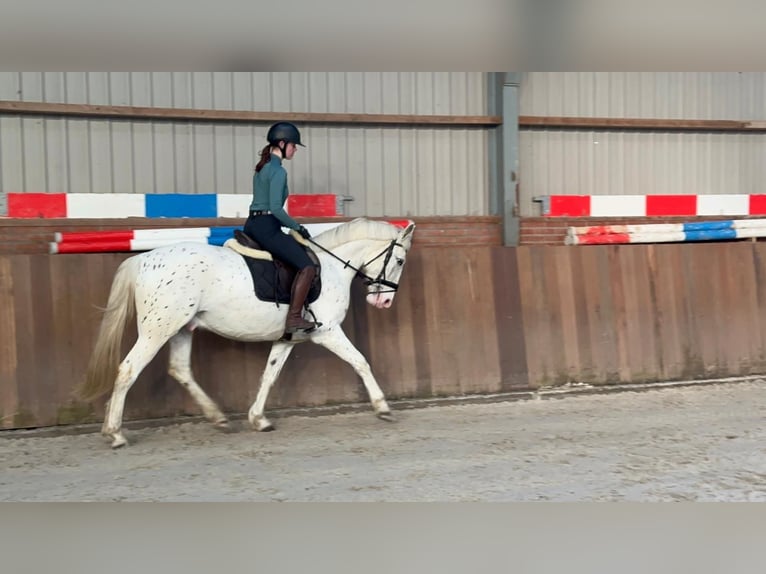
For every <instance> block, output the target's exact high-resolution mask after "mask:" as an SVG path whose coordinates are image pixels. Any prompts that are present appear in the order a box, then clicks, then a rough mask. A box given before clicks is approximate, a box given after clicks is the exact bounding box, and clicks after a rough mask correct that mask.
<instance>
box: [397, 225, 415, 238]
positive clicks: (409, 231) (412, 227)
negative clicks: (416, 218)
mask: <svg viewBox="0 0 766 574" xmlns="http://www.w3.org/2000/svg"><path fill="white" fill-rule="evenodd" d="M413 231H415V223H414V222H412V221H410V224H409V225H408V226H407V227H406V228H405V229H404V231H402V233H401V235H399V238H400V239H404V238H405V237H407V236H408V235H411V234H412V232H413Z"/></svg>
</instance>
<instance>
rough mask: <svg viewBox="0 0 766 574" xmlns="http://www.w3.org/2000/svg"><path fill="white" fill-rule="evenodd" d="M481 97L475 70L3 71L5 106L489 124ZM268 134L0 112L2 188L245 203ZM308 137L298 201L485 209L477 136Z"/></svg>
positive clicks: (256, 128)
mask: <svg viewBox="0 0 766 574" xmlns="http://www.w3.org/2000/svg"><path fill="white" fill-rule="evenodd" d="M486 89H487V87H486V74H485V73H482V72H417V73H415V72H46V73H38V72H0V99H2V100H18V101H28V102H50V103H70V104H93V105H127V106H154V107H177V108H197V109H221V110H255V111H276V112H279V111H289V112H325V113H371V114H379V113H380V114H382V113H385V114H422V115H428V114H435V115H486V114H487V93H486ZM267 129H268V125H267V124H256V123H254V124H223V123H216V124H211V123H194V122H177V121H176V122H162V121H156V122H152V121H126V120H89V119H81V118H80V119H78V118H71V119H69V118H67V119H61V118H50V117H44V118H43V117H30V116H26V117H18V116H9V115H6V116H0V192H11V191H28V192H33V191H44V192H72V193H74V192H77V193H241V194H243V195H249V194H250V193H251V187H252V184H251V182H252V173H253V166H254V165H255V163H256V162H257V160H258V154H259V151H260V149H261V148H262V147H263V145H264V144H265V134H266V130H267ZM302 133H303V134H304V140H305V141H306V143H307V145H308V147H307V148H306V149H305V150H303V149H302V150H300V152H299V153H298V154H297V155H296V158H295V160H294V161H293V162H291V163H290V164H289V165H288V166H287V167H288V173H289V185H290V189H291V190H292V191H293V192H294V193H335V194H339V195H348V196H352V197H353V198H354V201H353V202H351V203H350V204H349V206H348V213H349V214H350V215H354V216H356V215H369V216H383V215H391V216H400V215H402V216H414V215H420V216H427V215H484V214H487V213H488V205H489V198H488V195H489V191H488V175H487V172H488V162H489V160H488V157H487V131H486V129H485V128H451V127H438V128H421V127H413V128H400V127H354V126H339V127H302ZM247 201H249V200H248V198H247V197H243V202H247Z"/></svg>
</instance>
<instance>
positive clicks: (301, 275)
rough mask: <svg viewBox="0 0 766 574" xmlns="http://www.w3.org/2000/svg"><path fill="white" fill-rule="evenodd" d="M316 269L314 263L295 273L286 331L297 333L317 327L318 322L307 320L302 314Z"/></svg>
mask: <svg viewBox="0 0 766 574" xmlns="http://www.w3.org/2000/svg"><path fill="white" fill-rule="evenodd" d="M315 274H316V269H315V268H314V266H313V265H309V266H308V267H304V268H303V269H301V270H300V271H298V273H297V274H296V275H295V279H294V280H293V286H292V292H291V294H290V310H289V311H288V312H287V321H286V322H285V333H295V332H296V331H312V330H313V329H315V328H316V323H313V322H311V321H306V320H305V319H304V318H303V316H302V315H301V310H302V309H303V304H304V303H305V302H306V297H307V296H308V294H309V289H311V282H312V281H313V280H314V275H315Z"/></svg>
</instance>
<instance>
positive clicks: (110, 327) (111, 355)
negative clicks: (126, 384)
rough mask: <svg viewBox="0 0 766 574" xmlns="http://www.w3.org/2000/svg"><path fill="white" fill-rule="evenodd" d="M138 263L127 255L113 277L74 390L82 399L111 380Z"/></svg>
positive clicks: (97, 392) (92, 396)
mask: <svg viewBox="0 0 766 574" xmlns="http://www.w3.org/2000/svg"><path fill="white" fill-rule="evenodd" d="M138 265H139V261H138V257H131V258H129V259H126V260H125V261H123V262H122V264H121V265H120V266H119V268H118V269H117V273H116V274H115V276H114V280H113V281H112V288H111V290H110V291H109V302H108V303H107V306H106V309H105V310H104V317H103V318H102V320H101V327H100V329H99V332H98V338H97V339H96V346H95V348H94V349H93V354H92V355H91V357H90V362H89V363H88V371H87V373H86V375H85V381H84V382H83V383H82V384H81V385H79V386H78V388H77V389H76V394H77V395H78V396H79V397H80V398H81V399H83V400H85V401H89V400H92V399H95V398H96V397H99V396H101V395H103V394H104V393H106V392H107V391H108V390H109V389H110V388H111V387H112V385H113V384H114V379H115V377H116V376H117V369H118V367H119V364H120V348H121V346H122V334H123V332H124V331H125V325H126V324H127V322H128V320H129V319H130V318H131V316H132V315H133V312H134V310H135V306H136V302H135V296H134V291H135V286H136V277H137V276H138V268H139V267H138Z"/></svg>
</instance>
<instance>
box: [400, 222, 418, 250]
mask: <svg viewBox="0 0 766 574" xmlns="http://www.w3.org/2000/svg"><path fill="white" fill-rule="evenodd" d="M413 231H415V224H414V223H413V222H412V221H410V224H409V225H408V226H407V227H405V228H404V229H403V230H402V231H400V232H399V237H398V241H399V243H401V244H402V245H403V246H404V248H405V249H409V248H410V246H411V245H412V232H413Z"/></svg>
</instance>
